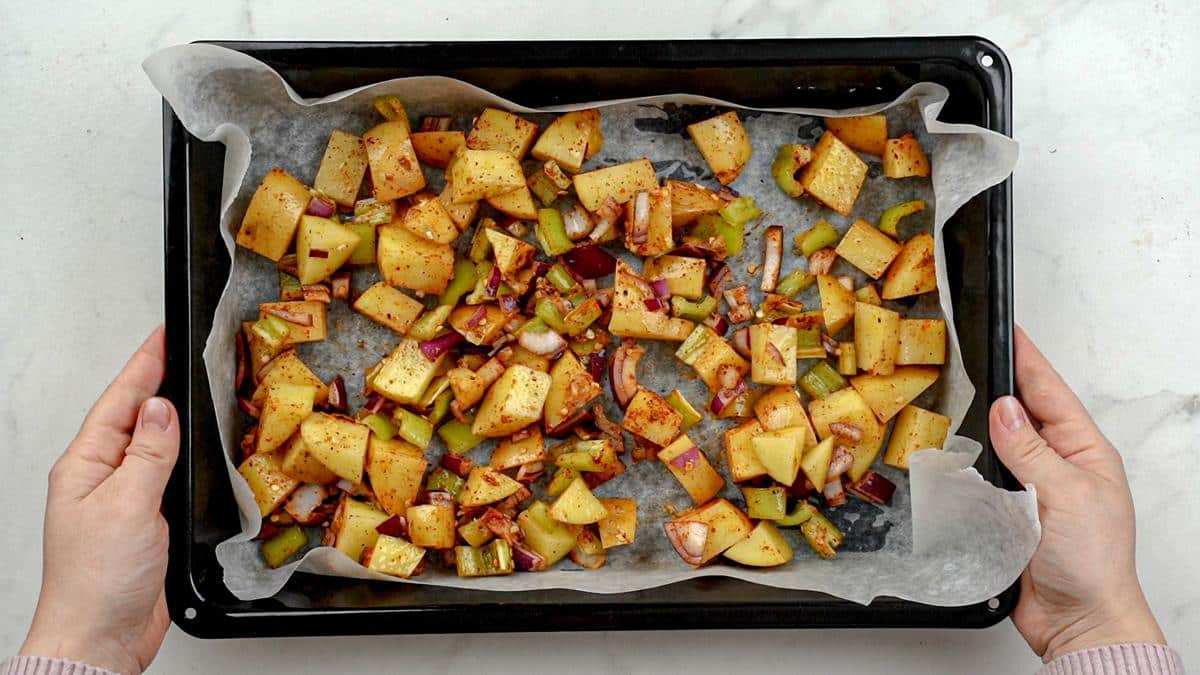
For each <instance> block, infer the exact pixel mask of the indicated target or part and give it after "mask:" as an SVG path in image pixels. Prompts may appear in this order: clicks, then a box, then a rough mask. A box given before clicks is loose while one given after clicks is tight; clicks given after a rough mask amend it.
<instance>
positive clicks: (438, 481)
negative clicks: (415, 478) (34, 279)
mask: <svg viewBox="0 0 1200 675" xmlns="http://www.w3.org/2000/svg"><path fill="white" fill-rule="evenodd" d="M466 483H467V481H466V479H464V478H463V477H462V476H457V475H455V474H454V473H452V472H450V471H449V470H448V469H445V468H444V467H440V466H438V467H434V469H433V471H430V472H429V477H428V478H426V479H425V491H426V492H449V493H450V496H451V497H454V498H455V499H457V498H458V493H459V491H461V490H462V488H463V485H466Z"/></svg>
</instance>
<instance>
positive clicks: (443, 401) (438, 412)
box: [429, 380, 454, 424]
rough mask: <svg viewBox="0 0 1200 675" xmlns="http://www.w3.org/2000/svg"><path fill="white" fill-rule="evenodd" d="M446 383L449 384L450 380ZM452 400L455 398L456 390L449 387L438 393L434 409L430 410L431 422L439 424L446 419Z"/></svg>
mask: <svg viewBox="0 0 1200 675" xmlns="http://www.w3.org/2000/svg"><path fill="white" fill-rule="evenodd" d="M446 383H447V384H449V380H447V382H446ZM452 400H454V392H452V391H450V390H448V389H447V390H446V391H443V392H440V393H439V394H438V395H437V398H435V399H434V400H433V410H431V411H429V423H430V424H437V423H438V422H441V421H442V420H444V419H446V415H447V414H448V413H449V412H450V401H452Z"/></svg>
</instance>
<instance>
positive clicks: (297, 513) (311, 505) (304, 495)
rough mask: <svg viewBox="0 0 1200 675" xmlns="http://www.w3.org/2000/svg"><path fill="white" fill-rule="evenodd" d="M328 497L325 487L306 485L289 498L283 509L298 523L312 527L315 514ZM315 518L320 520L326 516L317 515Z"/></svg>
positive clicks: (314, 484)
mask: <svg viewBox="0 0 1200 675" xmlns="http://www.w3.org/2000/svg"><path fill="white" fill-rule="evenodd" d="M328 496H329V492H328V491H327V490H326V488H325V486H324V485H317V484H316V483H305V484H304V485H301V486H300V487H298V488H296V490H295V491H294V492H292V496H291V497H289V498H288V500H287V504H285V505H284V507H283V508H284V510H285V511H287V514H288V515H289V516H291V517H292V519H293V520H295V521H296V522H297V523H300V524H301V525H310V524H312V521H313V520H314V514H313V512H314V511H316V510H317V509H318V508H319V507H320V506H321V503H322V502H324V501H325V498H326V497H328ZM315 517H316V519H320V518H323V517H324V516H322V515H321V514H316V516H315Z"/></svg>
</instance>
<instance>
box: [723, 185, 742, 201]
mask: <svg viewBox="0 0 1200 675" xmlns="http://www.w3.org/2000/svg"><path fill="white" fill-rule="evenodd" d="M717 196H718V197H720V198H721V199H723V200H725V201H727V202H731V201H733V200H735V199H737V198H738V197H741V196H742V193H740V192H738V191H737V190H734V189H733V188H731V187H729V186H728V185H722V186H721V189H720V190H717Z"/></svg>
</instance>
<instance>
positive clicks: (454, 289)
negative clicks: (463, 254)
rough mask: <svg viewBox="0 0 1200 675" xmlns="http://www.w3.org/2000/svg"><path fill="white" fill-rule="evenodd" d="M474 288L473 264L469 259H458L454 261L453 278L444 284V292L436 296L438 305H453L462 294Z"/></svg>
mask: <svg viewBox="0 0 1200 675" xmlns="http://www.w3.org/2000/svg"><path fill="white" fill-rule="evenodd" d="M474 288H475V265H474V264H473V263H472V262H471V261H470V260H465V259H460V260H458V261H456V262H455V263H454V278H453V279H451V280H450V284H449V285H448V286H446V292H445V293H442V296H441V297H440V298H438V304H439V305H450V306H452V307H453V306H454V305H457V304H458V301H459V300H460V299H462V296H464V295H466V294H467V293H470V292H471V291H472V290H473V289H474Z"/></svg>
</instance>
